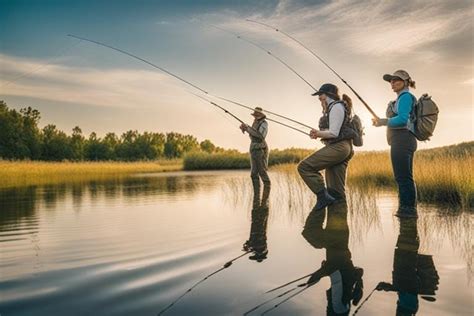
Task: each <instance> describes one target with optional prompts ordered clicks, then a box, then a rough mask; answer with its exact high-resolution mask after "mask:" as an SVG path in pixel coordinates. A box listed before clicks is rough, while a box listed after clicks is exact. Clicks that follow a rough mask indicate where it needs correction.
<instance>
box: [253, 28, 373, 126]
mask: <svg viewBox="0 0 474 316" xmlns="http://www.w3.org/2000/svg"><path fill="white" fill-rule="evenodd" d="M245 20H246V21H247V22H251V23H256V24H260V25H262V26H264V27H267V28H270V29H272V30H274V31H277V32H279V33H281V34H282V35H284V36H286V37H288V38H289V39H291V40H293V41H294V42H296V43H297V44H299V45H300V46H301V47H303V48H304V49H305V50H306V51H308V52H309V53H310V54H311V55H313V56H314V57H316V58H317V59H318V60H319V61H320V62H322V63H323V64H324V65H325V66H326V67H327V68H329V70H331V71H332V72H333V73H334V74H335V75H336V76H337V77H338V78H339V79H341V81H342V82H343V83H344V84H345V85H346V86H347V87H348V88H349V89H350V90H351V91H352V92H353V93H354V94H355V96H356V97H357V98H358V99H359V100H360V102H362V104H363V105H364V106H365V107H366V108H367V110H368V111H369V112H370V114H372V115H373V117H374V118H379V117H378V116H377V114H375V112H374V111H373V110H372V108H371V107H370V106H369V105H368V104H367V102H365V100H364V99H362V97H361V96H360V95H359V94H358V93H357V92H356V91H355V90H354V88H352V87H351V85H350V84H349V83H348V82H347V81H346V80H345V79H344V78H342V77H341V76H340V75H339V74H338V73H337V72H336V71H335V70H334V69H333V68H332V67H331V66H329V65H328V63H326V62H325V61H324V60H323V59H322V58H321V57H320V56H318V55H317V54H316V53H315V52H314V51H312V50H311V49H310V48H308V47H307V46H306V45H305V44H303V43H302V42H301V41H299V40H298V39H296V38H295V37H293V36H291V35H290V34H288V33H286V32H284V31H282V30H280V29H279V28H277V27H274V26H271V25H269V24H266V23H263V22H259V21H255V20H251V19H245Z"/></svg>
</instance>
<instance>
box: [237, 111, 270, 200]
mask: <svg viewBox="0 0 474 316" xmlns="http://www.w3.org/2000/svg"><path fill="white" fill-rule="evenodd" d="M252 116H253V117H254V118H255V119H254V121H253V123H252V126H249V125H247V124H241V125H240V129H241V130H242V132H243V133H245V132H247V133H248V134H249V137H250V177H251V178H252V185H253V192H254V199H253V204H254V206H256V207H258V206H260V179H261V180H262V182H263V193H262V201H268V197H269V195H270V177H269V176H268V173H267V170H268V152H269V150H268V145H267V142H266V141H265V138H266V137H267V133H268V122H267V121H266V119H265V118H266V116H265V114H264V113H263V109H262V108H261V107H256V108H255V109H254V111H253V113H252Z"/></svg>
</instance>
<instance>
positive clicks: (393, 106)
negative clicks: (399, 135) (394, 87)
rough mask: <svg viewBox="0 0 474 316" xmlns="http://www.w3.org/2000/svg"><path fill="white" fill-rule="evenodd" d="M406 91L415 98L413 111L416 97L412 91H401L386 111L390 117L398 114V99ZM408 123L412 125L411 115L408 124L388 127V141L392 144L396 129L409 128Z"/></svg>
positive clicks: (389, 103)
mask: <svg viewBox="0 0 474 316" xmlns="http://www.w3.org/2000/svg"><path fill="white" fill-rule="evenodd" d="M405 93H409V94H410V95H411V96H412V99H413V105H412V111H413V106H414V105H415V97H414V96H413V95H412V94H411V93H410V92H408V91H405V92H403V93H401V94H400V95H399V96H398V97H397V99H396V100H395V101H390V102H388V105H387V111H386V112H385V114H386V116H387V118H388V119H391V118H392V117H395V116H397V115H398V101H399V100H400V97H401V96H402V95H404V94H405ZM395 109H397V110H395ZM408 125H410V117H409V118H408V123H407V126H401V127H394V128H393V127H388V128H387V143H388V144H389V145H391V144H392V136H393V133H396V131H400V130H408Z"/></svg>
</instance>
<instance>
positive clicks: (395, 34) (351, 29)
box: [214, 0, 474, 55]
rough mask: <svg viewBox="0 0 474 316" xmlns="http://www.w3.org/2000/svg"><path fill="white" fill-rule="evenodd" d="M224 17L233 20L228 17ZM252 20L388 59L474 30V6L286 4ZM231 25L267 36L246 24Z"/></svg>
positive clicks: (347, 1) (372, 1)
mask: <svg viewBox="0 0 474 316" xmlns="http://www.w3.org/2000/svg"><path fill="white" fill-rule="evenodd" d="M223 14H226V15H227V18H228V17H229V14H228V12H226V13H223ZM214 16H216V15H214ZM230 16H231V17H235V15H230ZM251 18H253V19H256V20H259V21H262V22H265V23H268V24H270V25H275V26H278V27H279V28H281V29H282V30H286V31H288V32H290V33H292V34H293V35H295V36H296V37H298V38H301V39H302V40H304V41H305V42H309V43H311V42H315V41H317V42H318V43H324V42H327V43H331V46H333V47H334V48H335V49H338V48H339V49H344V50H350V51H351V52H354V53H360V54H364V55H387V54H390V53H400V52H403V53H407V52H410V51H413V50H415V49H417V48H418V47H422V46H424V45H426V44H427V43H430V42H435V41H438V40H441V39H444V38H449V37H451V36H453V35H454V34H456V33H458V32H460V31H462V30H465V29H466V28H472V20H473V18H474V17H473V11H472V2H466V1H453V2H452V3H451V4H450V3H446V2H445V1H440V0H438V1H420V0H418V1H410V2H401V1H396V2H395V1H379V0H366V1H351V0H339V1H331V2H329V3H327V4H317V5H312V6H309V5H306V6H298V4H297V2H294V1H289V0H282V1H280V3H279V5H278V6H277V7H276V9H275V10H274V12H272V13H271V14H270V15H264V14H262V13H256V14H255V15H253V16H252V17H251ZM226 25H228V26H234V27H239V28H241V29H243V30H253V31H254V32H265V30H264V28H259V27H258V26H255V25H251V24H249V23H246V22H245V21H243V20H242V19H241V18H238V19H235V20H234V21H232V22H231V23H229V22H226ZM267 31H268V30H267ZM267 35H268V33H267ZM282 41H283V42H285V43H289V42H288V41H285V40H284V39H283V38H282ZM289 44H290V45H293V44H292V43H291V42H290V43H289Z"/></svg>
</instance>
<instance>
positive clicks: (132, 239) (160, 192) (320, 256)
mask: <svg viewBox="0 0 474 316" xmlns="http://www.w3.org/2000/svg"><path fill="white" fill-rule="evenodd" d="M270 175H271V178H272V191H271V194H270V202H269V207H268V209H266V208H265V207H262V208H261V209H254V210H252V197H251V196H250V193H251V188H250V185H251V184H250V183H251V182H250V178H249V175H248V173H247V172H245V171H222V172H173V173H165V174H145V175H137V176H130V177H125V178H117V179H111V180H101V181H90V182H82V183H70V184H61V185H47V186H38V187H27V188H16V189H8V190H7V189H4V190H0V314H1V315H2V316H3V315H7V316H9V315H157V314H158V313H159V312H160V311H161V310H163V309H164V308H165V307H166V306H167V305H168V304H170V303H171V302H172V301H173V300H175V299H176V298H178V297H179V296H180V295H181V294H183V293H184V292H185V291H186V290H187V289H189V288H190V287H191V286H192V285H193V284H195V283H196V282H198V281H199V280H201V279H202V278H204V277H205V276H206V275H208V274H210V273H212V272H213V271H216V270H217V269H219V268H221V267H222V266H223V265H224V264H225V263H226V262H227V261H229V260H230V259H232V258H234V257H237V256H239V255H240V254H242V253H243V252H242V244H243V243H244V242H245V241H246V240H248V239H249V236H250V233H252V235H251V236H253V237H252V238H253V239H252V240H253V243H254V247H257V248H258V247H261V249H264V248H265V246H266V247H267V249H268V254H266V256H265V255H262V257H261V258H260V259H259V260H249V257H250V256H252V254H251V253H250V254H248V255H246V256H244V257H242V258H240V259H237V260H236V261H235V262H233V264H232V265H231V266H229V267H228V268H225V269H223V270H222V271H220V272H218V273H217V274H215V275H213V276H212V277H210V278H209V279H207V280H205V281H204V282H202V283H201V284H199V285H198V286H197V287H196V288H194V289H193V290H192V291H191V292H189V293H187V294H186V295H185V296H184V297H183V298H182V299H180V300H179V301H178V302H177V303H176V304H175V305H174V306H172V307H171V308H170V309H169V310H167V311H166V313H165V315H242V314H243V313H245V312H246V311H248V310H250V309H252V308H253V307H254V306H257V305H258V304H260V303H262V302H264V301H266V300H268V299H271V298H273V297H275V296H277V295H279V294H280V293H283V292H284V291H285V290H288V289H291V288H292V286H293V284H292V285H290V286H289V287H285V288H284V289H282V290H280V291H275V292H272V293H269V294H264V293H265V291H267V290H269V289H272V288H274V287H277V286H279V285H282V284H284V283H286V282H289V281H291V280H293V279H296V278H298V277H301V276H304V275H306V274H310V273H313V275H312V280H314V279H316V282H315V283H314V284H312V285H311V286H310V287H309V288H308V289H306V290H305V291H303V292H302V293H301V294H300V295H297V296H295V297H294V298H292V299H290V300H288V301H287V302H285V303H284V304H282V305H281V306H278V308H275V309H274V310H271V311H270V312H269V313H268V315H324V314H326V311H327V309H328V308H329V309H333V310H341V308H342V310H344V309H345V308H347V304H346V303H347V302H354V301H356V300H357V297H358V296H359V297H360V295H361V293H360V292H361V289H362V288H363V297H362V299H361V302H362V301H364V299H365V298H366V297H367V295H368V294H370V292H371V291H372V290H373V289H374V288H375V287H376V286H377V285H379V289H380V290H379V291H375V292H373V294H372V296H371V297H370V298H369V300H368V301H366V302H365V303H364V304H363V306H362V307H361V308H360V310H359V311H358V312H357V315H395V314H396V313H397V309H398V311H399V312H401V311H405V312H407V311H410V310H412V311H414V310H416V311H417V315H472V311H473V307H474V304H473V285H472V267H473V265H472V263H473V258H472V249H473V247H472V241H471V227H472V221H473V219H474V216H473V215H472V212H462V211H460V210H455V209H451V208H448V207H446V206H432V205H420V207H419V218H418V220H411V221H400V220H399V219H398V218H396V217H394V216H393V215H392V214H393V212H394V211H395V208H396V206H397V198H396V195H395V192H391V191H374V190H368V189H363V190H361V189H357V188H349V192H348V198H347V204H346V203H338V204H335V205H334V206H332V207H330V208H328V209H327V214H326V213H325V212H319V213H315V212H311V208H312V206H313V204H314V197H313V196H312V195H311V194H310V192H309V190H308V189H307V188H306V187H305V186H304V184H302V183H301V182H300V181H299V180H298V179H295V178H291V177H288V176H285V175H283V174H280V173H276V172H271V173H270ZM252 222H253V224H252ZM254 259H255V258H254ZM362 271H363V272H362ZM307 280H308V278H305V279H303V280H302V281H300V282H298V283H295V285H296V284H300V283H302V282H306V281H307ZM331 280H332V281H331ZM381 282H384V283H381ZM362 285H363V286H362ZM329 289H331V290H330V291H329ZM292 293H293V292H292ZM338 295H339V296H338ZM285 297H286V296H283V297H281V298H280V299H277V300H274V301H272V302H271V303H269V304H266V305H264V306H262V307H260V308H259V309H257V310H255V311H254V312H253V313H251V315H260V314H261V313H263V312H264V311H266V310H268V309H269V308H271V307H272V306H274V305H275V304H277V303H278V302H280V301H282V300H283V299H284V298H285ZM341 297H342V299H341ZM341 301H342V302H343V303H342V305H341ZM344 302H345V303H344ZM360 304H361V303H359V305H358V306H360ZM356 308H357V306H352V307H351V309H350V314H351V315H352V314H353V312H354V311H355V310H356Z"/></svg>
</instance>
